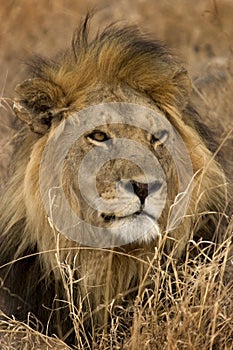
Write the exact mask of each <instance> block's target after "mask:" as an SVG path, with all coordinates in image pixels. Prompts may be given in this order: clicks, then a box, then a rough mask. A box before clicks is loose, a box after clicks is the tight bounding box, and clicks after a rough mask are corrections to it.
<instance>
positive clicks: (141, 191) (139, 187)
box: [130, 180, 149, 205]
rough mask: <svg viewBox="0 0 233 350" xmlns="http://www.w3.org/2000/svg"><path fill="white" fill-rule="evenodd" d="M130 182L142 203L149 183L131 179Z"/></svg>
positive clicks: (146, 194)
mask: <svg viewBox="0 0 233 350" xmlns="http://www.w3.org/2000/svg"><path fill="white" fill-rule="evenodd" d="M130 183H131V185H132V186H133V191H134V193H135V194H136V195H137V196H138V198H139V199H140V202H141V204H142V205H143V204H144V203H145V199H146V197H147V196H148V193H149V191H148V189H149V185H148V184H147V183H141V182H137V181H133V180H131V181H130Z"/></svg>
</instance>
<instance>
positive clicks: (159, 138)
mask: <svg viewBox="0 0 233 350" xmlns="http://www.w3.org/2000/svg"><path fill="white" fill-rule="evenodd" d="M168 136H169V133H168V131H167V130H162V131H161V132H160V133H158V134H157V135H156V134H155V135H154V134H152V135H151V137H150V143H151V144H152V145H155V144H162V143H165V141H166V140H167V139H168Z"/></svg>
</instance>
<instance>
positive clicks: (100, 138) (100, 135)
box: [87, 131, 109, 142]
mask: <svg viewBox="0 0 233 350" xmlns="http://www.w3.org/2000/svg"><path fill="white" fill-rule="evenodd" d="M87 137H88V138H89V139H91V140H93V141H97V142H104V141H107V140H109V137H108V135H107V134H105V132H102V131H93V132H92V133H91V134H88V135H87Z"/></svg>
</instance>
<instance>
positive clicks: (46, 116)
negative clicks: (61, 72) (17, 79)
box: [14, 78, 67, 134]
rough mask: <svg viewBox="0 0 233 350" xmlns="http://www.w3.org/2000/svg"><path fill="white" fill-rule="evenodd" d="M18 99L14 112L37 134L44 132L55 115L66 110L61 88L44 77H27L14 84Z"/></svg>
mask: <svg viewBox="0 0 233 350" xmlns="http://www.w3.org/2000/svg"><path fill="white" fill-rule="evenodd" d="M15 90H16V92H17V93H18V95H19V99H17V100H15V102H14V112H15V114H16V115H17V117H18V118H19V119H21V120H22V121H23V122H24V123H26V124H28V125H29V126H30V128H31V129H32V130H33V131H34V132H36V133H39V134H45V133H46V132H47V130H48V129H49V128H50V126H51V124H52V121H53V119H54V118H55V117H57V116H59V115H61V113H62V112H63V111H64V110H66V109H67V108H65V98H64V93H63V91H62V89H61V88H60V87H59V86H58V85H56V84H54V83H52V82H50V81H48V80H45V79H40V78H35V79H27V80H25V81H24V82H22V83H21V84H18V85H17V86H16V89H15Z"/></svg>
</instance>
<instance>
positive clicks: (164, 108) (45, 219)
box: [0, 17, 229, 344]
mask: <svg viewBox="0 0 233 350" xmlns="http://www.w3.org/2000/svg"><path fill="white" fill-rule="evenodd" d="M88 23H89V18H88V17H87V18H86V20H85V21H84V22H83V23H82V25H81V26H80V29H79V30H78V31H77V33H76V35H75V37H74V39H73V45H72V50H70V51H68V52H65V53H64V54H62V55H60V56H59V57H58V58H57V59H56V60H54V61H53V60H45V59H42V58H36V59H35V60H33V61H32V63H31V73H30V74H31V78H30V79H28V80H25V81H24V82H22V83H21V84H19V85H18V86H17V88H16V91H17V93H18V95H19V99H17V100H16V101H15V105H14V110H15V113H16V115H17V116H18V117H19V118H20V119H21V121H22V122H24V124H23V125H22V128H21V130H20V132H19V136H18V139H17V142H16V145H15V154H14V159H13V161H12V169H11V174H12V175H11V176H10V178H9V181H8V184H7V185H6V186H5V190H4V193H3V195H2V198H1V203H0V251H1V258H0V265H1V266H2V268H1V270H0V276H1V280H2V284H1V292H0V293H1V294H0V295H1V308H2V309H3V311H5V312H6V313H7V314H8V315H14V316H15V317H16V318H17V319H20V320H26V319H27V317H28V314H29V313H30V314H34V315H35V316H36V317H37V318H38V319H39V320H40V321H41V322H42V324H43V325H45V326H46V327H47V328H46V329H47V330H48V331H49V333H50V334H51V333H56V334H58V336H59V337H61V338H63V339H65V340H66V341H67V343H69V344H74V343H75V340H74V339H73V336H72V329H73V327H74V320H75V322H76V327H77V328H79V329H80V333H84V334H89V335H91V330H93V329H96V328H101V327H104V326H105V325H106V324H107V323H108V313H109V312H110V309H111V308H113V307H114V306H115V305H120V304H121V305H124V303H129V302H130V300H132V299H133V297H134V296H135V295H137V290H138V289H139V288H140V289H141V288H142V287H143V286H145V285H147V284H148V283H152V281H151V279H150V274H149V273H148V267H150V266H151V263H152V262H154V263H155V264H156V259H162V261H163V262H165V263H166V260H169V259H171V258H174V259H178V258H181V257H182V256H183V254H184V252H185V247H186V245H187V242H188V241H189V239H191V238H192V239H193V238H194V239H195V240H198V239H199V238H201V239H202V240H203V241H206V240H208V241H212V242H215V243H216V244H218V243H219V242H221V241H222V240H223V238H224V225H225V224H226V222H224V221H226V218H227V210H229V205H228V202H227V201H228V200H227V195H226V193H227V188H226V179H225V176H224V172H223V170H222V168H221V166H220V165H219V164H218V162H217V161H216V160H215V157H214V155H213V154H212V153H211V151H210V150H209V149H208V148H207V146H206V143H207V142H211V136H210V134H209V132H208V130H207V129H206V128H205V127H204V125H202V124H201V122H200V121H199V120H198V116H197V114H196V113H195V112H194V110H193V109H192V108H191V107H190V104H189V97H190V92H191V82H190V79H189V76H188V74H187V72H186V69H185V68H184V67H183V65H182V64H181V63H180V62H179V60H178V59H177V58H176V57H174V55H173V54H172V53H171V52H170V51H169V50H168V49H167V48H166V47H165V46H164V45H163V44H161V43H160V42H156V41H151V40H149V39H148V38H147V37H146V36H144V35H141V34H140V33H139V31H138V30H137V29H135V28H131V27H125V28H120V29H119V28H117V27H116V26H110V27H108V28H107V29H105V30H104V31H103V32H102V33H101V34H98V35H97V36H96V37H95V38H94V39H93V40H92V41H90V40H89V37H88ZM95 118H96V119H95ZM204 134H205V135H206V139H205V140H203V135H204ZM169 142H170V143H169ZM169 145H170V146H169ZM171 145H173V146H172V147H173V149H172V147H171ZM169 147H170V148H169ZM111 152H112V153H111ZM114 152H115V153H114ZM118 152H119V153H118ZM88 157H89V158H88ZM142 157H143V161H142ZM153 157H154V158H153ZM153 159H155V160H154V161H155V162H154V163H153ZM98 162H100V164H99V166H96V163H98ZM97 165H98V164H97ZM95 166H96V167H95ZM144 167H145V169H144ZM180 167H181V168H180ZM93 169H94V170H93ZM180 169H181V170H180ZM93 171H94V174H93ZM80 174H81V175H80ZM57 179H58V180H61V181H60V182H59V181H58V184H57ZM93 183H94V184H95V185H96V186H93ZM180 186H181V187H180ZM182 186H183V187H182ZM95 187H96V188H95ZM96 194H97V195H96ZM93 198H94V199H93ZM92 199H93V202H92ZM64 202H65V203H66V204H65V206H64ZM67 207H68V208H69V210H70V212H69V210H68V211H67ZM177 208H178V209H177ZM76 218H79V221H78V223H77V222H76V221H75V220H76ZM169 225H170V226H169ZM98 234H100V236H98ZM75 314H76V317H75V316H74V315H75ZM77 323H78V326H77ZM83 325H85V327H86V330H84V329H83V328H82V327H83ZM77 328H76V329H77ZM85 332H86V333H85Z"/></svg>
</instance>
